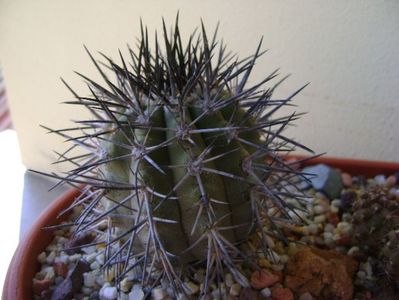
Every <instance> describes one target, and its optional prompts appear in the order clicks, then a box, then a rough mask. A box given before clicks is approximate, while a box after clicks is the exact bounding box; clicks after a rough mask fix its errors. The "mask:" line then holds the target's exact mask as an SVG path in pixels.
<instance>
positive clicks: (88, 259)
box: [85, 252, 97, 263]
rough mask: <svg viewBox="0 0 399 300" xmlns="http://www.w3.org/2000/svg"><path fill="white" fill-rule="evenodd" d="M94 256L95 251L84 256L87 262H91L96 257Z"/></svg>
mask: <svg viewBox="0 0 399 300" xmlns="http://www.w3.org/2000/svg"><path fill="white" fill-rule="evenodd" d="M96 256H97V253H95V252H94V253H91V254H88V255H85V258H86V261H87V262H89V263H92V262H94V260H95V259H96Z"/></svg>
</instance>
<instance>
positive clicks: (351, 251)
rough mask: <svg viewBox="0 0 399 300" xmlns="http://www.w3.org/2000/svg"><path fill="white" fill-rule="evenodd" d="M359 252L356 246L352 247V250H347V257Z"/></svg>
mask: <svg viewBox="0 0 399 300" xmlns="http://www.w3.org/2000/svg"><path fill="white" fill-rule="evenodd" d="M358 251H359V247H357V246H353V247H352V248H350V249H349V250H348V253H347V254H348V255H353V254H354V253H356V252H358Z"/></svg>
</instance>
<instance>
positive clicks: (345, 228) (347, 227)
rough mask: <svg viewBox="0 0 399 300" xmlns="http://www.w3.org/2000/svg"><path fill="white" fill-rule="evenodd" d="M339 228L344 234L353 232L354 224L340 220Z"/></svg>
mask: <svg viewBox="0 0 399 300" xmlns="http://www.w3.org/2000/svg"><path fill="white" fill-rule="evenodd" d="M337 229H338V230H339V231H340V232H341V233H343V234H344V235H351V234H352V225H351V224H350V223H348V222H339V223H338V224H337Z"/></svg>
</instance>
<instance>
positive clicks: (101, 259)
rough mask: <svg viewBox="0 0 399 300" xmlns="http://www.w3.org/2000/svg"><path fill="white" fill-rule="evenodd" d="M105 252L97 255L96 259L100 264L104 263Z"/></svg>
mask: <svg viewBox="0 0 399 300" xmlns="http://www.w3.org/2000/svg"><path fill="white" fill-rule="evenodd" d="M104 259H105V256H104V253H100V254H99V255H97V256H96V261H97V262H98V263H99V264H100V265H103V264H104Z"/></svg>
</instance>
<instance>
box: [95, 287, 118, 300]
mask: <svg viewBox="0 0 399 300" xmlns="http://www.w3.org/2000/svg"><path fill="white" fill-rule="evenodd" d="M99 296H100V300H114V299H116V298H117V297H118V290H117V289H116V287H114V286H105V287H102V288H101V290H100V293H99Z"/></svg>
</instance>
